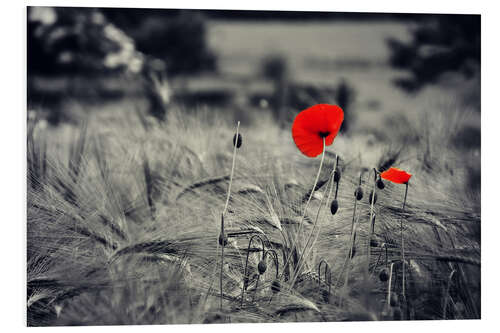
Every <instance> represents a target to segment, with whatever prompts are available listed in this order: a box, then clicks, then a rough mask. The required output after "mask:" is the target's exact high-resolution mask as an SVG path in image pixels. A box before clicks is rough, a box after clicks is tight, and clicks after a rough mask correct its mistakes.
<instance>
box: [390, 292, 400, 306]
mask: <svg viewBox="0 0 500 333" xmlns="http://www.w3.org/2000/svg"><path fill="white" fill-rule="evenodd" d="M398 303H399V298H398V295H396V294H394V293H393V294H391V302H390V304H391V306H397V305H398Z"/></svg>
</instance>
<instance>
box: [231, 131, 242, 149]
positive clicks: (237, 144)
mask: <svg viewBox="0 0 500 333" xmlns="http://www.w3.org/2000/svg"><path fill="white" fill-rule="evenodd" d="M242 141H243V138H242V137H241V134H240V133H238V141H236V133H235V134H234V136H233V146H234V145H236V148H240V147H241V143H242Z"/></svg>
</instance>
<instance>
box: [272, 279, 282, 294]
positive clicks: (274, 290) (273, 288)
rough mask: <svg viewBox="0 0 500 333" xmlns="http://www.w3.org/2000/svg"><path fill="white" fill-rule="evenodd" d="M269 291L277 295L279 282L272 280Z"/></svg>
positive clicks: (279, 287)
mask: <svg viewBox="0 0 500 333" xmlns="http://www.w3.org/2000/svg"><path fill="white" fill-rule="evenodd" d="M271 290H272V291H273V293H275V294H276V293H279V292H280V291H281V283H280V281H279V280H274V281H273V283H272V284H271Z"/></svg>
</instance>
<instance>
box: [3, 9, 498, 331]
mask: <svg viewBox="0 0 500 333" xmlns="http://www.w3.org/2000/svg"><path fill="white" fill-rule="evenodd" d="M26 5H45V6H87V7H132V8H134V7H135V8H137V7H142V8H212V9H262V10H278V9H280V10H308V11H310V10H313V11H361V12H406V13H408V12H417V13H474V14H482V23H483V28H482V43H483V48H482V54H483V61H482V77H483V83H482V96H483V98H482V100H483V102H482V117H483V121H482V134H483V136H482V143H483V149H482V155H481V156H482V180H483V181H482V189H483V193H482V220H483V227H482V234H483V239H482V263H483V274H482V280H483V283H482V289H483V299H482V318H483V319H482V320H481V321H477V320H474V321H446V322H443V321H430V322H381V323H322V324H304V323H300V324H258V326H255V325H252V324H238V325H222V326H221V325H203V326H201V325H183V326H147V327H145V326H141V327H134V326H126V327H80V328H71V330H89V331H90V330H92V331H93V332H96V331H97V332H102V331H114V332H118V331H119V332H123V331H132V330H137V329H140V330H144V329H145V330H147V331H151V332H153V331H162V332H164V331H165V330H172V329H174V330H180V331H192V330H203V331H205V332H207V331H208V332H211V331H217V332H219V331H220V330H238V331H241V332H250V331H255V330H256V329H257V330H264V331H271V330H292V331H293V330H297V331H303V330H314V331H316V330H319V331H327V330H328V331H330V332H331V331H332V330H339V329H340V330H343V331H347V330H349V331H353V330H354V331H361V330H369V331H371V332H373V331H378V330H384V331H386V332H387V331H392V330H404V332H414V331H415V332H419V333H421V332H422V331H438V330H448V331H453V332H470V331H472V330H476V331H478V330H481V331H482V330H487V331H489V328H492V327H493V324H494V322H496V321H497V317H498V314H497V312H498V310H497V309H498V307H499V305H498V299H499V296H500V295H499V293H498V285H499V282H498V280H499V277H500V272H499V269H498V266H499V258H498V253H499V250H498V248H497V246H496V245H497V243H498V241H497V239H498V236H497V235H498V232H499V231H500V230H499V229H498V225H499V223H500V220H499V219H498V213H497V212H496V210H495V207H496V206H498V200H499V196H498V194H499V193H498V191H499V189H500V186H498V185H499V184H498V178H499V177H498V171H497V168H498V166H499V165H500V164H499V152H498V148H497V142H499V141H498V139H499V138H498V134H497V133H498V132H499V130H498V124H499V122H498V119H499V118H498V114H499V113H500V108H499V107H498V98H495V97H496V96H498V95H499V92H498V91H499V89H500V88H499V84H498V75H499V74H500V71H499V68H498V67H499V66H498V63H499V61H500V54H499V52H498V40H499V38H498V33H497V31H500V29H499V27H498V23H497V22H498V21H500V17H499V15H498V5H497V4H495V3H494V2H493V1H491V2H487V1H477V0H476V1H460V2H459V1H435V0H429V1H428V0H419V1H411V2H410V1H398V0H393V1H387V0H379V1H356V0H350V1H343V2H338V1H316V0H307V1H302V2H300V3H299V2H297V1H295V2H292V1H283V0H280V1H273V2H270V1H260V0H257V1H251V2H250V1H241V2H240V3H235V2H234V1H219V0H210V1H205V2H203V1H188V0H184V1H174V0H169V1H150V0H142V1H139V2H138V1H130V0H120V1H116V0H115V1H92V0H89V1H61V0H60V1H28V2H25V3H23V2H21V1H19V2H12V1H11V2H5V3H3V4H2V11H1V13H2V17H1V19H0V24H1V25H2V26H1V29H0V31H1V33H2V38H1V39H0V42H1V43H2V45H1V50H2V51H1V52H0V54H1V57H2V59H1V60H2V61H1V64H2V65H3V66H2V69H3V70H2V71H1V72H2V75H1V77H2V78H1V87H0V88H1V89H0V91H1V96H2V99H1V100H2V104H1V106H2V110H1V114H2V121H1V122H0V123H1V124H2V130H1V131H0V132H1V135H2V140H0V142H1V143H2V155H1V156H2V161H1V163H0V165H1V168H2V169H1V173H0V174H1V175H2V176H3V177H2V183H1V187H2V197H1V199H2V200H1V201H0V202H1V203H2V215H1V220H0V221H1V222H0V223H1V224H2V228H1V229H0V230H1V231H2V232H3V237H2V239H1V241H0V244H1V247H2V248H1V249H2V251H1V253H2V265H1V267H2V270H1V272H2V274H1V279H2V281H1V284H0V285H1V286H2V294H1V295H2V297H1V299H0V307H1V308H0V316H1V318H2V321H1V323H2V326H3V327H4V330H6V331H10V329H9V328H14V327H15V328H23V327H25V323H26V308H25V296H26V291H25V289H26V288H25V282H26V277H25V266H26V244H25V243H26V241H25V237H26V236H25V235H26V230H25V223H26V203H25V200H26V125H25V123H26V121H25V119H26V91H25V87H26V86H25V84H26V82H25V81H26V79H25V77H26V70H25V63H26V55H25V53H26V50H25V41H26V8H25V6H26ZM276 325H279V326H276ZM53 329H54V330H57V329H58V328H45V329H43V330H53ZM63 329H64V330H66V329H68V328H63ZM34 330H38V329H34ZM59 330H60V329H59Z"/></svg>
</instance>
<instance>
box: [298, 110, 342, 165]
mask: <svg viewBox="0 0 500 333" xmlns="http://www.w3.org/2000/svg"><path fill="white" fill-rule="evenodd" d="M343 120H344V111H342V109H341V108H340V107H339V106H337V105H329V104H317V105H314V106H311V107H310V108H307V109H305V110H303V111H302V112H300V113H299V114H298V115H297V116H296V117H295V120H294V122H293V125H292V137H293V140H294V142H295V144H296V145H297V148H299V150H300V151H301V152H302V153H303V154H304V155H306V156H308V157H316V156H318V155H319V154H321V153H322V152H323V137H324V138H325V145H327V146H329V145H331V144H332V143H333V140H334V139H335V137H336V136H337V133H338V131H339V129H340V126H341V125H342V121H343ZM325 135H326V136H325Z"/></svg>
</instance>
